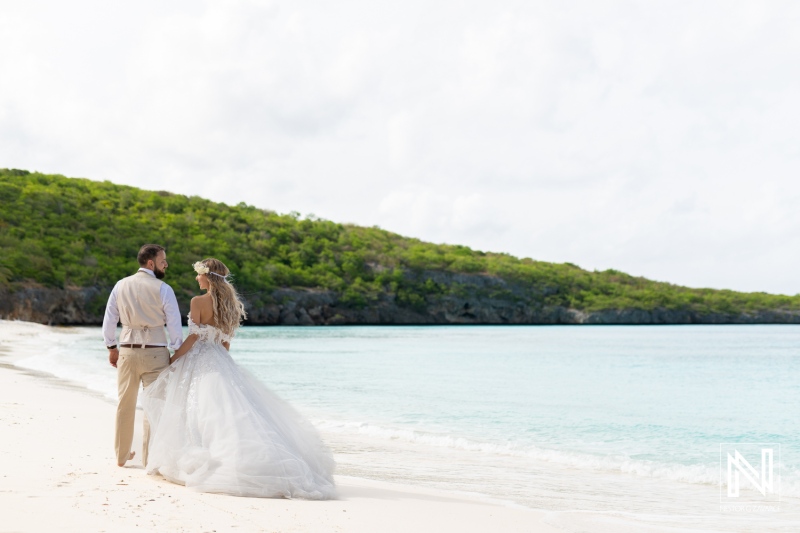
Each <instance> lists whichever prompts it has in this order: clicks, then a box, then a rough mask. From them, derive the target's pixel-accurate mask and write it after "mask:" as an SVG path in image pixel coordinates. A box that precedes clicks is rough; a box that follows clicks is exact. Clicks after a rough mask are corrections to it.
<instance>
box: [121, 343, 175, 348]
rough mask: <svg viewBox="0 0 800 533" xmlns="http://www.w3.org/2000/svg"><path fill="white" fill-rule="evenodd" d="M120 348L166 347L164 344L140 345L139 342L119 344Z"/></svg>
mask: <svg viewBox="0 0 800 533" xmlns="http://www.w3.org/2000/svg"><path fill="white" fill-rule="evenodd" d="M119 347H120V348H166V346H154V345H152V344H145V345H144V346H142V345H141V344H120V345H119Z"/></svg>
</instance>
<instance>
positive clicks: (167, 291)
mask: <svg viewBox="0 0 800 533" xmlns="http://www.w3.org/2000/svg"><path fill="white" fill-rule="evenodd" d="M139 272H145V273H147V274H150V275H151V276H153V277H156V275H155V274H154V273H153V271H152V270H150V269H148V268H140V269H139ZM117 285H119V283H117ZM117 285H114V289H113V290H112V291H111V296H109V297H108V305H106V314H105V316H104V317H103V338H104V340H105V343H106V346H111V345H112V344H117V340H116V339H117V324H118V323H119V308H118V307H117ZM160 294H161V304H162V305H163V306H164V315H165V316H166V319H167V333H169V347H170V348H171V349H172V350H177V349H178V348H180V347H181V344H182V343H183V329H181V312H180V310H179V309H178V299H177V298H175V291H173V290H172V287H170V286H169V285H167V284H166V283H162V284H161V289H160ZM148 344H149V345H150V346H166V344H163V343H148Z"/></svg>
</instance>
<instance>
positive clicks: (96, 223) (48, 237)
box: [0, 169, 800, 314]
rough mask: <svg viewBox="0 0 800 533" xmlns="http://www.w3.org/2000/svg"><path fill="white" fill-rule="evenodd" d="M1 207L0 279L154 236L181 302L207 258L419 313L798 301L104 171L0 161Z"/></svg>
mask: <svg viewBox="0 0 800 533" xmlns="http://www.w3.org/2000/svg"><path fill="white" fill-rule="evenodd" d="M0 205H1V206H2V210H0V287H6V288H7V289H8V288H9V287H10V288H12V289H13V288H14V287H19V286H23V285H25V284H27V285H30V284H38V285H41V286H45V287H57V288H70V287H101V288H104V291H107V289H108V288H109V287H111V286H113V284H114V283H115V282H116V281H117V280H118V279H120V278H122V277H124V276H126V275H129V274H130V273H131V272H133V271H134V270H135V269H136V262H135V256H136V252H137V250H138V248H139V246H140V245H141V244H143V243H146V242H156V243H160V244H163V245H164V246H166V248H167V254H168V259H169V262H170V269H169V271H168V274H167V281H169V283H170V284H171V285H172V286H173V287H174V288H175V289H176V293H177V294H178V295H179V299H180V300H181V303H182V304H185V303H186V302H187V301H188V298H189V297H190V296H191V295H193V294H196V292H197V289H196V284H195V281H194V272H193V271H192V268H191V264H192V263H193V262H194V261H196V260H198V259H201V258H203V257H206V256H214V257H217V258H219V259H221V260H222V261H224V262H225V263H226V264H228V265H229V267H230V268H231V270H232V272H233V274H234V276H235V280H236V285H237V287H238V288H239V289H240V290H241V292H243V293H244V294H245V297H246V298H247V300H248V302H249V303H250V304H251V305H252V306H259V305H267V304H270V303H272V302H273V300H274V299H275V298H276V296H275V290H276V289H279V288H294V289H315V290H327V291H332V292H333V293H335V294H336V295H337V296H338V304H339V305H341V306H343V307H345V308H353V309H363V308H369V307H370V306H371V305H373V304H375V303H376V302H378V301H379V300H381V301H391V302H393V303H394V304H395V305H397V306H399V307H407V308H411V309H415V310H417V311H419V312H424V310H425V308H426V306H428V305H430V304H431V302H432V301H435V300H436V299H437V298H439V299H441V298H446V297H454V298H456V297H458V296H459V295H464V294H465V291H467V292H469V291H472V292H470V295H471V297H473V298H474V297H479V298H488V299H503V300H504V301H508V300H511V301H515V302H517V303H518V304H520V305H528V306H561V307H564V308H570V309H576V310H582V311H587V312H591V311H597V310H603V309H641V310H652V309H667V310H691V311H692V312H695V313H700V314H703V313H727V314H732V313H733V314H736V313H749V312H758V311H763V310H785V311H794V310H797V309H799V308H800V299H799V298H798V297H796V296H795V297H789V296H780V295H769V294H765V293H738V292H734V291H720V290H710V289H689V288H685V287H680V286H676V285H671V284H668V283H660V282H654V281H650V280H647V279H644V278H639V277H633V276H629V275H627V274H624V273H622V272H618V271H615V270H606V271H603V272H590V271H586V270H583V269H581V268H579V267H577V266H574V265H571V264H555V263H547V262H542V261H535V260H532V259H518V258H515V257H512V256H510V255H507V254H502V253H485V252H480V251H475V250H471V249H469V248H467V247H465V246H458V245H439V244H430V243H427V242H423V241H420V240H418V239H411V238H407V237H402V236H400V235H397V234H395V233H391V232H389V231H385V230H382V229H379V228H367V227H360V226H354V225H349V224H338V223H335V222H331V221H327V220H318V219H315V218H311V217H307V218H303V217H301V216H300V215H299V214H297V213H292V214H286V215H281V214H278V213H274V212H272V211H267V210H263V209H259V208H257V207H254V206H249V205H245V204H243V203H242V204H239V205H235V206H230V205H226V204H222V203H215V202H212V201H209V200H205V199H203V198H199V197H196V196H191V197H187V196H183V195H179V194H172V193H169V192H164V191H145V190H141V189H137V188H134V187H128V186H123V185H115V184H113V183H110V182H108V181H105V182H96V181H90V180H88V179H74V178H66V177H63V176H60V175H46V174H39V173H29V172H27V171H21V170H9V169H0ZM422 273H428V274H427V275H421V274H422ZM431 273H439V275H438V276H436V275H431ZM417 274H418V275H417ZM448 274H453V275H448ZM464 275H468V276H464ZM476 275H477V276H478V277H484V278H486V277H488V278H497V279H501V280H503V282H504V283H495V284H488V285H487V284H484V285H483V287H484V288H483V289H482V291H483V292H482V293H481V294H478V295H477V296H476V294H475V293H474V291H473V290H472V289H471V288H465V283H464V280H469V279H473V278H475V276H476ZM470 276H471V277H470ZM475 279H477V278H475ZM468 289H469V290H468ZM105 294H107V292H106V293H105ZM103 304H104V296H103V297H98V298H96V299H95V301H94V302H92V304H91V305H92V307H94V309H93V312H97V311H98V310H99V309H101V308H102V305H103Z"/></svg>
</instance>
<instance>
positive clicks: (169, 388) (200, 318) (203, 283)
mask: <svg viewBox="0 0 800 533" xmlns="http://www.w3.org/2000/svg"><path fill="white" fill-rule="evenodd" d="M194 269H195V271H196V272H197V278H196V279H197V282H198V283H199V284H200V288H201V289H204V290H207V293H206V294H204V295H202V296H197V297H195V298H193V299H192V303H191V311H190V313H189V336H188V337H187V338H186V340H185V341H184V343H183V344H182V345H181V347H180V348H179V349H178V350H177V351H176V352H175V355H174V356H173V357H172V358H171V359H170V363H171V365H170V366H169V367H168V368H167V369H166V370H164V371H163V372H162V373H161V375H160V376H159V377H158V379H156V381H154V382H153V383H152V384H151V385H150V386H149V387H147V389H145V392H144V396H143V399H142V405H143V407H144V410H145V415H146V416H147V418H148V420H149V421H150V428H151V429H150V452H149V458H148V462H147V472H148V474H156V473H160V474H161V475H163V476H164V477H165V478H167V479H168V480H170V481H172V482H175V483H180V484H185V485H186V486H187V487H191V488H193V489H195V490H198V491H201V492H218V493H225V494H232V495H235V496H260V497H284V498H308V499H327V498H333V497H335V495H336V489H335V486H334V482H333V467H334V462H333V457H332V455H331V452H330V450H328V449H327V448H326V447H325V445H324V444H323V443H322V441H321V440H320V437H319V435H318V434H317V432H316V430H315V429H314V428H313V427H312V426H311V424H310V423H309V422H307V421H306V420H304V419H303V418H302V417H301V416H300V415H299V414H298V413H297V412H295V411H294V409H292V408H291V407H290V406H289V405H287V404H286V403H284V402H283V401H282V400H281V399H280V398H278V397H277V396H276V395H275V394H273V393H272V392H270V391H269V390H268V389H267V388H266V387H265V386H264V385H262V384H261V383H260V382H259V381H257V380H256V379H255V378H254V377H252V376H251V375H250V374H249V373H248V372H246V371H245V370H243V369H242V368H240V367H239V366H238V365H237V364H236V363H235V362H234V361H233V359H232V358H231V356H230V354H229V353H228V350H229V348H230V342H231V339H232V338H233V336H234V334H235V331H236V329H237V328H238V327H239V322H240V320H241V319H242V318H244V317H245V311H244V306H243V305H242V302H241V301H240V300H239V297H238V295H237V294H236V290H235V289H234V287H233V285H231V283H230V282H229V281H228V274H229V270H228V268H227V267H226V266H225V265H224V264H223V263H222V262H221V261H219V260H217V259H213V258H209V259H205V260H203V261H201V262H197V263H195V264H194Z"/></svg>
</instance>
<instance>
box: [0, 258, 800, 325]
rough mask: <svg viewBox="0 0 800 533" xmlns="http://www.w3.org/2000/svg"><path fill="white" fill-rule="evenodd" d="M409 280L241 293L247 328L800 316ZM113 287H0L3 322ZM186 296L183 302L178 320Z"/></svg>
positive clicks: (80, 305)
mask: <svg viewBox="0 0 800 533" xmlns="http://www.w3.org/2000/svg"><path fill="white" fill-rule="evenodd" d="M409 277H410V278H411V280H412V281H414V282H416V283H418V284H422V283H424V282H428V281H429V280H430V282H432V283H433V284H434V285H433V286H434V287H439V288H442V287H444V288H446V289H447V290H446V291H445V290H439V291H435V290H434V291H432V292H431V293H430V294H427V295H425V297H424V300H423V299H419V300H418V301H416V302H415V303H414V304H413V305H410V304H409V303H408V302H407V301H404V300H403V299H402V298H401V297H400V296H399V295H398V294H393V293H391V292H388V291H387V292H384V293H380V294H378V295H375V296H374V298H373V299H372V300H371V301H369V302H368V303H366V304H365V305H359V306H354V305H352V304H346V303H343V301H342V298H341V295H340V294H338V293H335V292H332V291H325V290H313V289H288V288H283V289H278V290H275V291H271V292H270V293H268V294H265V293H249V294H244V295H243V298H244V300H245V301H246V303H247V308H248V314H249V317H248V320H247V324H249V325H291V326H295V325H297V326H310V325H348V324H351V325H355V324H363V325H367V324H383V325H392V324H397V325H399V324H431V325H433V324H509V325H510V324H798V323H800V312H798V311H792V310H761V311H756V312H751V313H748V312H732V313H727V314H725V313H702V312H698V311H695V310H681V309H663V308H654V309H635V308H630V309H601V310H592V311H586V310H581V309H573V308H569V307H564V306H559V305H547V304H546V303H545V300H546V298H547V296H548V295H552V294H554V293H556V292H557V291H558V288H557V287H530V286H523V285H514V284H510V283H508V282H506V281H504V280H502V279H500V278H497V277H493V276H486V275H480V274H451V273H444V272H436V271H431V272H424V273H417V274H409ZM109 291H110V287H73V288H66V289H59V288H52V287H44V286H41V285H37V284H30V283H29V284H17V285H11V286H6V287H5V288H0V318H3V319H11V320H25V321H31V322H39V323H42V324H52V325H97V324H101V323H102V321H103V311H104V308H105V302H106V300H107V298H108V293H109ZM188 301H189V295H180V294H179V302H180V304H181V309H182V314H183V315H185V314H186V313H187V312H188V307H189V306H188V303H189V302H188Z"/></svg>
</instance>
